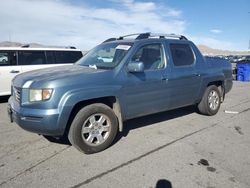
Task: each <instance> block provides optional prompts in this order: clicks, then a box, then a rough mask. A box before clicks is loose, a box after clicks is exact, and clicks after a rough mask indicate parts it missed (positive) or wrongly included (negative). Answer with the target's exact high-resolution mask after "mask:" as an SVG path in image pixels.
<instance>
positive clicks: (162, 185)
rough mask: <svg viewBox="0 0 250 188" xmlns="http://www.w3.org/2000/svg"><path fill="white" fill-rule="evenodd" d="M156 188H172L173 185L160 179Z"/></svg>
mask: <svg viewBox="0 0 250 188" xmlns="http://www.w3.org/2000/svg"><path fill="white" fill-rule="evenodd" d="M155 188H172V184H171V182H170V181H168V180H166V179H160V180H158V181H157V183H156V185H155Z"/></svg>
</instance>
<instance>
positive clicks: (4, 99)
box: [0, 95, 10, 103]
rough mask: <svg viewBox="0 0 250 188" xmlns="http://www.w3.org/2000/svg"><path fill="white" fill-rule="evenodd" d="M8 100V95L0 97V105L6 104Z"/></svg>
mask: <svg viewBox="0 0 250 188" xmlns="http://www.w3.org/2000/svg"><path fill="white" fill-rule="evenodd" d="M9 98H10V95H7V96H0V103H6V102H8V99H9Z"/></svg>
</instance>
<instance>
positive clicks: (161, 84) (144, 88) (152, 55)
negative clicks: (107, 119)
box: [123, 43, 168, 119]
mask: <svg viewBox="0 0 250 188" xmlns="http://www.w3.org/2000/svg"><path fill="white" fill-rule="evenodd" d="M130 62H133V63H134V62H142V63H143V64H144V71H143V72H128V73H127V78H126V83H125V84H124V87H123V95H124V97H123V99H124V103H125V107H126V118H127V119H130V118H134V117H139V116H143V115H147V114H152V113H156V112H159V111H162V110H164V109H165V108H166V106H167V104H168V98H167V97H166V93H165V92H166V91H165V90H166V82H165V79H164V76H163V75H164V71H165V67H166V60H165V50H164V46H163V44H161V43H153V44H146V45H143V46H141V47H139V49H137V51H136V52H135V54H134V55H133V56H132V58H131V59H130Z"/></svg>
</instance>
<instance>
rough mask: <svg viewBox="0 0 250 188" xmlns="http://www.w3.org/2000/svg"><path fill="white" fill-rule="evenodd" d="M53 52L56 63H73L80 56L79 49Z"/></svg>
mask: <svg viewBox="0 0 250 188" xmlns="http://www.w3.org/2000/svg"><path fill="white" fill-rule="evenodd" d="M54 54H55V61H56V63H57V64H64V63H75V62H76V61H78V60H79V59H80V58H81V57H82V53H81V52H80V51H56V52H54Z"/></svg>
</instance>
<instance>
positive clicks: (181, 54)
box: [170, 44, 194, 66]
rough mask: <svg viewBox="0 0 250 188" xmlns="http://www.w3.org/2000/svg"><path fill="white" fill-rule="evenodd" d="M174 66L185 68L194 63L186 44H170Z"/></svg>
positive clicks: (190, 50)
mask: <svg viewBox="0 0 250 188" xmlns="http://www.w3.org/2000/svg"><path fill="white" fill-rule="evenodd" d="M170 50H171V54H172V58H173V62H174V65H175V66H187V65H192V64H193V63H194V54H193V51H192V49H191V47H190V46H189V45H188V44H170Z"/></svg>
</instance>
